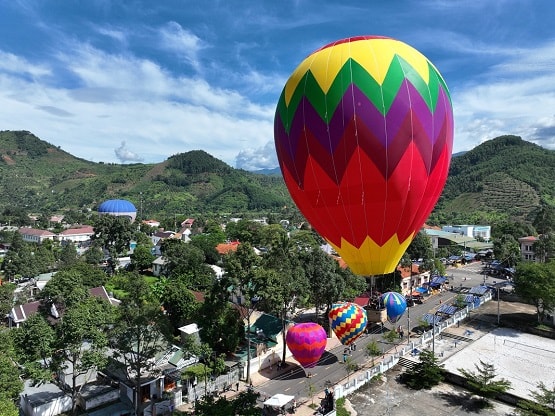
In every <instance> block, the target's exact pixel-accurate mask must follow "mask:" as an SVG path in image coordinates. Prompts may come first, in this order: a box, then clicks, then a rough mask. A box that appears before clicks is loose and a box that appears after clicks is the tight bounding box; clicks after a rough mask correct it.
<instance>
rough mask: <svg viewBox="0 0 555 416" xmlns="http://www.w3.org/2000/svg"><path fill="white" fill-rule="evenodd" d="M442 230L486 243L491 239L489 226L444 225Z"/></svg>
mask: <svg viewBox="0 0 555 416" xmlns="http://www.w3.org/2000/svg"><path fill="white" fill-rule="evenodd" d="M441 230H442V231H447V232H448V233H455V234H460V235H464V236H466V237H473V238H476V239H480V240H484V241H489V240H490V239H491V226H489V225H444V226H443V227H441Z"/></svg>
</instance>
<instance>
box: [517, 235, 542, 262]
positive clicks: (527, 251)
mask: <svg viewBox="0 0 555 416" xmlns="http://www.w3.org/2000/svg"><path fill="white" fill-rule="evenodd" d="M538 240H539V239H538V237H534V236H532V235H530V236H527V237H521V238H519V239H518V243H519V244H520V255H521V256H522V260H525V261H538V259H537V258H536V253H535V252H534V243H535V242H536V241H538Z"/></svg>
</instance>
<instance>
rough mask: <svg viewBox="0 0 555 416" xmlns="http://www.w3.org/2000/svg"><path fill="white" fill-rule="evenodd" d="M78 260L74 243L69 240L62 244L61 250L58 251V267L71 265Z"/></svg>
mask: <svg viewBox="0 0 555 416" xmlns="http://www.w3.org/2000/svg"><path fill="white" fill-rule="evenodd" d="M78 261H79V255H78V254H77V249H76V248H75V244H73V243H71V242H70V243H67V244H64V245H63V246H62V250H61V251H60V257H59V260H58V262H59V266H60V268H64V267H71V266H73V265H74V264H75V263H77V262H78Z"/></svg>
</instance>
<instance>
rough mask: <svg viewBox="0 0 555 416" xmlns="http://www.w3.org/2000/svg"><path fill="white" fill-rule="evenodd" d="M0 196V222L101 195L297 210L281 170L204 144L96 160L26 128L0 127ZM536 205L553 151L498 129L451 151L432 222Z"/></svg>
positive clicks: (218, 209)
mask: <svg viewBox="0 0 555 416" xmlns="http://www.w3.org/2000/svg"><path fill="white" fill-rule="evenodd" d="M272 173H273V172H272ZM0 195H1V198H0V222H2V221H4V222H6V217H7V215H6V212H7V213H8V214H9V213H10V212H11V211H13V210H25V212H26V213H44V214H46V213H50V214H53V213H57V212H60V211H64V210H67V209H69V210H88V209H90V210H95V209H96V207H97V206H98V204H99V203H101V202H102V201H105V200H106V199H127V200H129V201H131V202H133V203H134V204H135V206H136V207H137V209H139V210H142V214H143V215H142V216H143V217H154V218H161V217H163V216H171V217H172V218H173V217H174V216H175V215H189V216H194V215H201V214H207V215H209V214H211V213H222V214H224V213H225V214H232V215H235V214H236V215H244V214H246V213H250V214H252V215H258V214H263V215H266V214H269V213H280V215H281V214H283V215H285V216H286V215H288V214H291V213H294V212H295V211H296V210H295V208H294V204H293V203H292V201H291V198H290V196H289V194H288V192H287V189H286V188H285V185H284V183H283V179H282V178H281V175H260V174H255V173H251V172H246V171H243V170H238V169H234V168H232V167H231V166H229V165H227V164H225V163H224V162H222V161H220V160H218V159H216V158H214V157H212V156H211V155H209V154H208V153H206V152H204V151H202V150H195V151H190V152H186V153H180V154H177V155H174V156H171V157H170V158H168V159H167V160H166V161H164V162H162V163H158V164H141V163H137V164H125V165H120V164H105V163H94V162H89V161H86V160H83V159H79V158H76V157H74V156H72V155H70V154H69V153H67V152H64V151H63V150H61V149H60V148H58V147H55V146H53V145H51V144H50V143H47V142H45V141H43V140H41V139H39V138H37V137H36V136H34V135H33V134H32V133H29V132H26V131H1V132H0ZM542 203H544V204H548V205H551V206H554V205H555V151H552V150H546V149H544V148H542V147H539V146H537V145H534V144H532V143H529V142H526V141H524V140H522V139H521V138H520V137H516V136H502V137H498V138H496V139H493V140H489V141H487V142H485V143H483V144H481V145H479V146H477V147H476V148H474V149H473V150H471V151H468V152H466V153H464V154H462V155H459V156H456V157H453V159H452V162H451V169H450V173H449V178H448V180H447V184H446V187H445V190H444V192H443V194H442V197H441V199H440V202H439V203H438V205H437V207H436V209H435V210H434V213H433V214H432V217H431V219H430V220H431V221H430V222H431V223H438V224H446V223H465V222H469V223H474V222H478V223H479V222H487V221H486V220H487V219H488V218H491V217H495V216H497V217H499V216H505V217H508V218H509V219H517V220H524V221H527V222H529V221H530V220H531V218H532V216H533V215H534V214H535V211H536V210H537V209H538V208H539V207H540V205H541V204H542ZM140 214H141V212H140ZM484 219H485V220H484Z"/></svg>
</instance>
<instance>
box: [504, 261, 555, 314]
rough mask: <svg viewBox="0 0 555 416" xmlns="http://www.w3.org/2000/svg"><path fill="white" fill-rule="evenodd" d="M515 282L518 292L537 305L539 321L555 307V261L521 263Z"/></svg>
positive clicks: (523, 297)
mask: <svg viewBox="0 0 555 416" xmlns="http://www.w3.org/2000/svg"><path fill="white" fill-rule="evenodd" d="M514 284H515V291H516V293H517V294H518V295H519V296H520V297H521V298H522V299H524V300H525V301H527V302H529V303H531V304H532V305H534V306H535V307H536V311H537V313H538V322H542V320H543V319H544V318H545V315H546V313H548V312H550V311H553V310H554V309H555V263H553V262H550V263H533V262H523V263H521V264H519V265H518V266H517V268H516V273H515V277H514Z"/></svg>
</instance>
